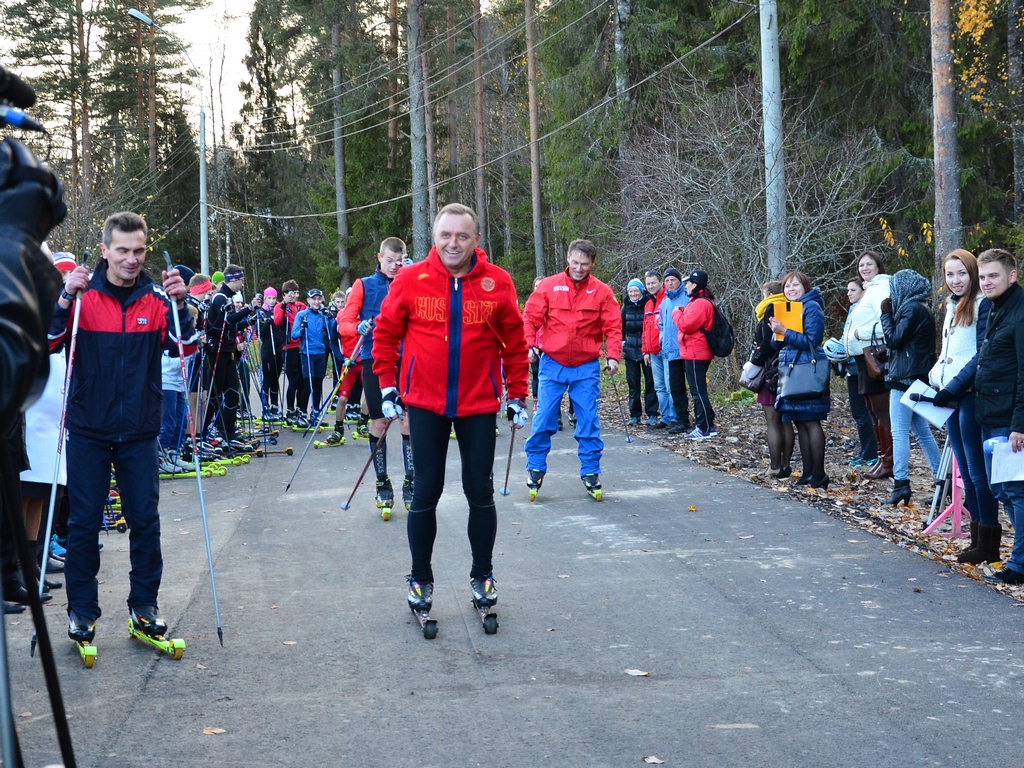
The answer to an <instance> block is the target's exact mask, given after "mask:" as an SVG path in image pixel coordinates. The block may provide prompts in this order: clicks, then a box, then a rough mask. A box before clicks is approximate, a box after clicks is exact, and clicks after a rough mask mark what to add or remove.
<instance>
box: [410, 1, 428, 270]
mask: <svg viewBox="0 0 1024 768" xmlns="http://www.w3.org/2000/svg"><path fill="white" fill-rule="evenodd" d="M421 2H422V0H409V2H408V13H409V29H408V39H407V41H406V53H407V55H408V64H409V141H410V154H411V158H412V256H413V258H414V259H417V260H419V259H424V258H426V256H427V252H428V251H429V250H430V239H431V238H430V222H429V219H428V217H427V212H428V207H429V202H428V197H429V195H428V191H427V189H428V185H427V136H426V132H427V131H426V120H425V118H424V111H425V110H424V108H423V73H422V71H421V67H420V51H421V48H420V46H421V45H422V43H423V38H422V27H423V17H422V12H421V6H420V3H421Z"/></svg>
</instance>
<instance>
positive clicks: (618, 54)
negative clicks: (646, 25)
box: [615, 0, 633, 101]
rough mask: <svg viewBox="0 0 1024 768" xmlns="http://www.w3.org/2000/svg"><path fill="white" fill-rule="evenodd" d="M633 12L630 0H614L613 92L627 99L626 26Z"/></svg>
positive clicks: (622, 98)
mask: <svg viewBox="0 0 1024 768" xmlns="http://www.w3.org/2000/svg"><path fill="white" fill-rule="evenodd" d="M632 13H633V3H632V0H615V94H616V95H617V96H618V97H619V99H620V100H625V101H628V100H629V49H628V47H627V46H626V28H627V27H628V26H629V17H630V16H631V15H632Z"/></svg>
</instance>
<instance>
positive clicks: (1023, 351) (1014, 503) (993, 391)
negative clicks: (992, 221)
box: [974, 248, 1024, 584]
mask: <svg viewBox="0 0 1024 768" xmlns="http://www.w3.org/2000/svg"><path fill="white" fill-rule="evenodd" d="M978 278H979V280H980V281H981V290H982V292H984V294H985V296H986V297H988V299H989V301H991V302H992V310H991V312H990V313H989V316H988V329H987V330H986V332H985V342H984V344H982V347H981V351H980V352H979V353H978V371H977V373H976V374H975V377H974V391H975V395H974V408H975V418H977V420H978V424H979V425H981V437H982V440H989V439H990V438H993V437H1006V438H1007V439H1008V441H1009V443H1010V446H1011V448H1012V449H1013V451H1014V453H1017V452H1019V451H1020V450H1021V449H1022V448H1024V291H1022V290H1021V287H1020V286H1019V285H1018V284H1017V260H1016V259H1015V258H1014V257H1013V256H1012V254H1010V253H1008V252H1007V251H1004V250H1002V249H998V248H993V249H991V250H988V251H985V252H984V253H983V254H981V255H980V256H979V257H978ZM985 469H986V470H987V471H988V477H989V481H990V482H991V479H992V454H990V453H987V454H985ZM992 492H993V493H994V494H995V496H996V498H997V499H999V500H1000V501H1001V502H1003V507H1004V509H1005V510H1006V515H1007V517H1009V518H1010V521H1011V522H1012V523H1013V530H1014V539H1013V551H1012V552H1011V554H1010V559H1009V560H1007V561H1006V563H1005V565H1004V566H1003V569H1002V570H1001V571H997V572H996V573H994V574H992V575H991V576H986V577H985V581H991V582H995V583H999V584H1024V482H1010V483H998V484H995V485H992Z"/></svg>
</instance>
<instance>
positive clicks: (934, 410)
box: [900, 380, 953, 429]
mask: <svg viewBox="0 0 1024 768" xmlns="http://www.w3.org/2000/svg"><path fill="white" fill-rule="evenodd" d="M911 395H923V396H925V397H935V390H934V389H932V388H931V387H929V386H928V385H927V384H925V383H924V382H923V381H920V380H918V381H915V382H914V383H913V384H911V385H910V389H908V390H907V391H906V392H904V393H903V396H902V397H901V398H900V402H901V403H903V405H905V406H907V408H909V409H910V410H912V411H914V412H915V413H917V414H920V415H921V416H923V417H924V418H925V419H927V420H928V421H929V422H930V423H932V424H934V425H935V426H936V427H938V428H939V429H943V428H944V427H945V426H946V422H947V421H949V417H950V416H952V415H953V409H952V408H939V407H938V406H936V405H933V404H932V403H923V402H920V401H918V402H915V401H913V400H911V399H910V396H911Z"/></svg>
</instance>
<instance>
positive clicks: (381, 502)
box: [377, 478, 395, 520]
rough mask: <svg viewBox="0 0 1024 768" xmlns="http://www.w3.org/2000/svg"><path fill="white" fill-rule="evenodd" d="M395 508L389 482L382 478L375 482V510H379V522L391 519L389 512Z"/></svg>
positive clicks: (392, 490) (393, 493) (392, 491)
mask: <svg viewBox="0 0 1024 768" xmlns="http://www.w3.org/2000/svg"><path fill="white" fill-rule="evenodd" d="M394 508H395V491H394V489H393V488H392V487H391V480H389V479H388V478H384V479H383V480H378V481H377V509H379V510H380V517H381V520H390V519H391V510H392V509H394Z"/></svg>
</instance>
